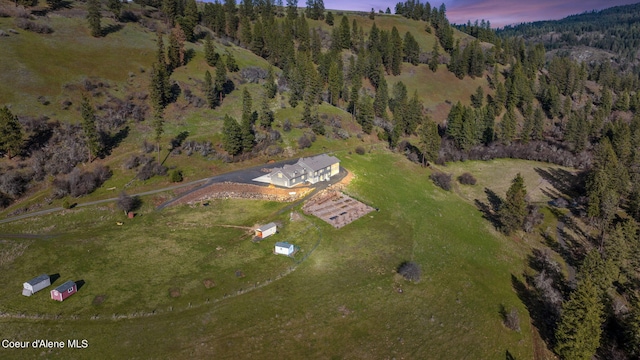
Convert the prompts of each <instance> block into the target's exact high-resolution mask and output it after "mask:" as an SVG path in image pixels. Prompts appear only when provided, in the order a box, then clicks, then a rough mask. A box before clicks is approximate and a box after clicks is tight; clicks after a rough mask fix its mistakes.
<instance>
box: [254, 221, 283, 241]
mask: <svg viewBox="0 0 640 360" xmlns="http://www.w3.org/2000/svg"><path fill="white" fill-rule="evenodd" d="M277 230H278V227H277V225H276V223H273V222H270V223H268V224H266V225H262V226H260V227H259V228H257V229H256V236H257V237H259V238H260V239H264V238H266V237H269V236H271V235H273V234H275V233H276V231H277Z"/></svg>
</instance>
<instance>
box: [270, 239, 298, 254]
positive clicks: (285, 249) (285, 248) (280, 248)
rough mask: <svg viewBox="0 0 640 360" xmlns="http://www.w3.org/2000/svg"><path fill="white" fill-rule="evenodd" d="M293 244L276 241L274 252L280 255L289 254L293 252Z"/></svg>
mask: <svg viewBox="0 0 640 360" xmlns="http://www.w3.org/2000/svg"><path fill="white" fill-rule="evenodd" d="M295 250H296V249H295V246H294V245H293V244H289V243H288V242H277V243H276V247H275V250H274V252H275V253H276V254H281V255H287V256H289V255H291V254H293V253H294V252H295Z"/></svg>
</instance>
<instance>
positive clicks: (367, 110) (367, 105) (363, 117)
mask: <svg viewBox="0 0 640 360" xmlns="http://www.w3.org/2000/svg"><path fill="white" fill-rule="evenodd" d="M373 116H374V114H373V103H372V102H371V98H370V97H369V96H367V95H363V96H362V97H361V98H360V100H359V101H358V110H357V113H356V121H358V124H360V125H361V126H362V131H363V132H365V133H366V134H370V133H371V130H372V129H373Z"/></svg>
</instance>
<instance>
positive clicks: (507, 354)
mask: <svg viewBox="0 0 640 360" xmlns="http://www.w3.org/2000/svg"><path fill="white" fill-rule="evenodd" d="M505 359H506V360H516V358H515V357H514V356H513V355H511V353H510V352H509V350H506V351H505Z"/></svg>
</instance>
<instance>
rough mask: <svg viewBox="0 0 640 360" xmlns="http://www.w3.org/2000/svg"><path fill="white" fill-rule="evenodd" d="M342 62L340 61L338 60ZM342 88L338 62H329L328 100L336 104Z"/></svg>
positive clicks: (340, 70)
mask: <svg viewBox="0 0 640 360" xmlns="http://www.w3.org/2000/svg"><path fill="white" fill-rule="evenodd" d="M340 64H342V62H340ZM341 90H342V69H338V62H335V61H334V62H331V66H330V67H329V102H330V103H331V105H335V106H337V105H338V103H339V101H340V91H341Z"/></svg>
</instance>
